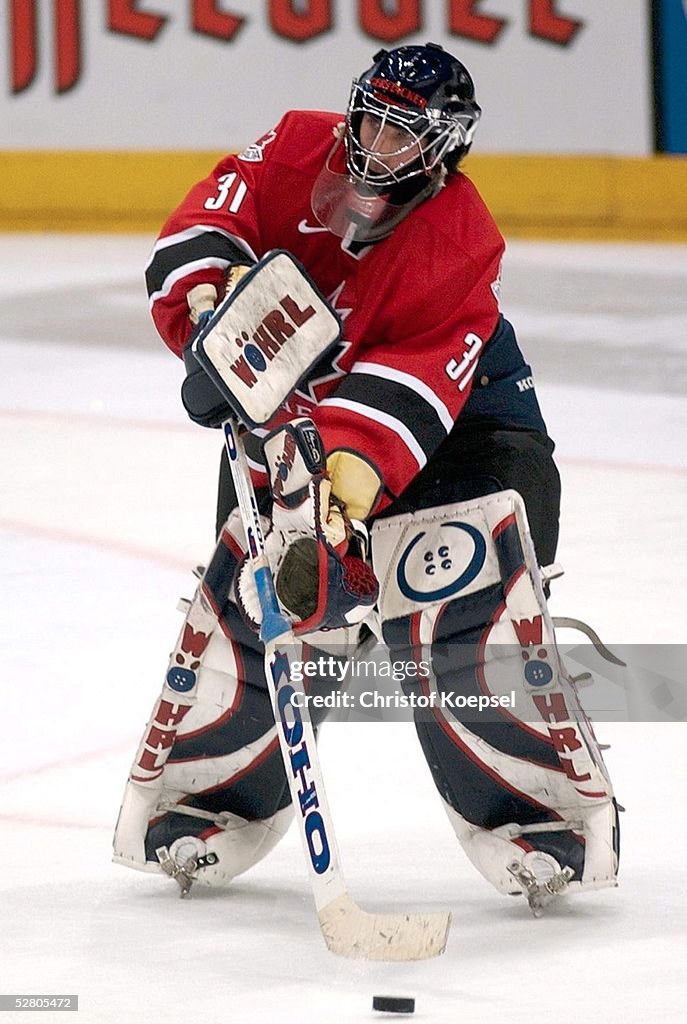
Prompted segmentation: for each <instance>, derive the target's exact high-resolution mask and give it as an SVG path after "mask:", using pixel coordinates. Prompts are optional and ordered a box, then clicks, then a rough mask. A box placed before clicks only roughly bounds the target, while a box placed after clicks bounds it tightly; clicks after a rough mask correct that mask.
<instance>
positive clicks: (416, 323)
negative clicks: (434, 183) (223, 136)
mask: <svg viewBox="0 0 687 1024" xmlns="http://www.w3.org/2000/svg"><path fill="white" fill-rule="evenodd" d="M340 121H341V115H338V114H332V113H323V112H315V111H291V112H290V113H288V114H286V115H285V116H284V118H283V119H282V120H281V122H280V123H279V125H278V126H277V128H276V129H274V130H273V131H271V132H269V133H268V134H267V135H265V136H263V138H262V139H260V140H259V142H258V143H256V144H255V145H254V146H250V147H249V148H248V149H247V150H245V151H244V152H243V153H241V154H239V155H236V156H228V157H226V158H225V159H223V160H222V161H221V162H220V163H219V164H218V165H217V167H216V168H215V169H214V170H213V172H212V173H211V174H210V175H209V176H208V177H207V178H206V179H204V180H203V181H201V182H199V183H198V184H197V185H195V186H194V187H193V188H192V189H191V191H190V192H189V194H188V195H187V196H186V198H185V199H184V201H183V202H182V204H181V205H180V207H179V208H178V209H177V210H176V211H175V213H173V214H172V216H171V217H170V218H169V220H168V221H167V223H166V224H165V225H164V227H163V229H162V233H161V235H160V238H159V240H158V242H157V244H156V246H155V249H154V252H153V256H152V259H151V262H150V265H149V267H148V272H147V281H148V290H149V294H150V300H151V309H152V315H153V319H154V321H155V325H156V327H157V329H158V331H159V333H160V335H161V336H162V338H163V340H164V341H165V342H166V344H167V345H168V346H169V347H170V348H171V349H172V351H174V352H175V353H176V354H177V355H180V354H181V351H182V349H183V347H184V344H185V342H186V341H187V339H188V336H189V333H190V331H191V324H190V322H189V319H188V304H187V301H186V294H187V292H188V291H189V290H190V289H191V288H192V287H194V285H197V284H200V283H204V282H211V283H213V284H215V285H216V287H217V291H218V295H219V296H222V295H223V288H224V281H225V275H226V268H227V266H228V264H229V263H231V262H236V259H237V257H236V248H235V247H236V246H238V247H239V248H240V249H241V250H243V251H244V252H246V253H247V254H248V255H249V256H250V257H252V258H255V259H259V258H260V257H261V256H264V255H265V254H266V253H267V252H269V251H270V250H272V249H286V250H288V251H289V252H291V253H292V254H293V255H294V256H295V257H296V258H297V259H298V260H300V262H301V263H302V264H303V265H304V267H305V268H306V270H307V271H308V272H309V274H310V275H311V276H312V278H313V280H314V281H315V283H316V284H317V286H318V287H319V289H320V290H321V291H322V293H323V294H324V295H325V296H327V297H328V298H329V300H330V302H331V303H332V305H333V306H334V307H335V308H336V310H337V311H338V313H339V314H340V315H341V317H342V318H343V322H344V335H343V338H344V340H343V342H342V343H341V345H340V347H339V349H338V350H336V351H335V353H334V355H333V356H329V357H328V358H327V359H326V360H325V361H324V362H323V363H322V364H321V365H319V366H318V367H317V368H316V371H315V372H314V373H313V374H312V375H311V377H310V379H309V381H308V382H307V384H306V385H304V386H303V387H302V389H301V390H299V391H298V392H296V394H295V395H294V396H293V397H292V398H291V400H290V401H289V403H288V405H286V406H284V408H283V410H282V411H281V412H280V414H279V415H278V416H277V417H275V420H274V425H276V424H277V423H278V422H280V421H281V420H284V419H288V418H292V417H294V416H303V415H307V416H311V417H312V418H313V420H314V421H315V423H316V424H317V426H318V428H319V430H320V433H321V435H322V438H323V441H324V445H325V448H326V450H327V451H328V452H330V451H333V450H335V449H348V450H351V451H355V452H358V453H359V454H360V455H362V456H363V457H364V458H365V459H367V460H368V461H369V462H370V463H371V464H372V465H373V466H374V467H375V468H376V470H377V472H378V473H379V476H380V477H381V479H382V480H383V482H384V491H385V493H384V495H383V496H382V499H381V501H380V504H379V505H378V509H377V510H379V509H380V508H383V507H384V506H385V505H386V504H388V503H389V501H390V500H392V499H393V497H394V496H396V495H398V494H400V492H401V491H402V490H403V489H404V488H405V487H406V485H407V484H408V483H409V482H410V480H411V479H412V478H413V477H414V476H416V474H417V473H418V472H419V470H420V469H421V468H422V467H423V466H424V465H425V463H426V462H427V460H428V458H429V457H430V456H431V455H432V453H433V452H434V451H435V449H436V448H437V447H438V446H439V444H440V443H441V442H442V441H443V439H444V438H445V437H446V435H447V434H448V432H449V431H450V430H451V427H452V426H453V424H454V422H455V420H456V419H457V417H458V416H459V414H460V411H461V409H462V407H463V405H464V404H465V401H466V399H467V397H468V394H469V392H470V386H471V377H472V374H473V373H474V371H475V367H476V364H477V358H476V357H477V355H478V354H479V353H480V352H481V350H482V348H483V346H484V344H486V342H487V341H488V339H489V338H490V337H491V335H492V333H493V331H494V329H495V327H496V324H497V319H498V304H497V298H496V295H497V293H498V289H497V287H496V282H497V280H498V277H499V266H500V262H501V258H502V255H503V250H504V242H503V239H502V237H501V235H500V233H499V231H498V229H497V227H496V225H495V224H494V221H493V220H492V217H491V215H490V213H489V211H488V210H487V208H486V206H485V205H484V203H483V202H482V199H481V198H480V196H479V194H478V193H477V191H476V189H475V187H474V186H473V185H472V183H471V182H470V181H469V180H468V178H466V177H465V176H464V175H463V174H454V175H450V176H449V177H448V178H447V181H446V184H445V186H444V187H443V188H442V189H441V190H440V191H439V193H438V194H437V195H436V196H434V197H433V198H432V199H430V200H428V201H426V202H424V203H421V204H420V205H419V206H418V207H417V208H416V209H415V210H413V211H412V212H411V213H410V214H409V215H408V216H407V217H406V218H405V219H404V220H403V221H401V223H400V224H399V226H398V227H396V228H395V230H394V231H393V232H392V234H391V235H390V236H389V237H387V238H385V239H384V240H382V241H380V242H377V243H375V244H373V245H369V246H367V248H364V249H362V250H361V249H360V248H358V250H357V251H356V252H351V251H349V250H347V249H346V248H345V243H343V242H342V241H341V240H340V239H339V238H337V237H336V236H335V235H333V234H331V233H330V232H329V231H328V230H327V229H326V228H323V227H322V226H321V225H320V224H319V223H318V221H317V220H316V219H315V217H314V216H313V213H312V210H311V207H310V196H311V192H312V188H313V184H314V182H315V179H316V178H317V176H318V174H319V172H320V170H321V169H322V166H323V164H324V162H325V159H326V157H327V155H328V154H329V152H330V150H331V148H332V146H333V144H334V134H333V129H334V128H335V126H336V125H337V124H338V123H339V122H340Z"/></svg>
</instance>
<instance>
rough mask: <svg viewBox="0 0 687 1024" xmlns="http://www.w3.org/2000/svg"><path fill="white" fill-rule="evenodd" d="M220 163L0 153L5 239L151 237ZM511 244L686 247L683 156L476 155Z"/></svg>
mask: <svg viewBox="0 0 687 1024" xmlns="http://www.w3.org/2000/svg"><path fill="white" fill-rule="evenodd" d="M222 155H223V154H221V153H209V152H208V153H202V152H193V153H189V152H183V153H182V152H122V151H114V152H109V153H108V152H64V151H59V152H48V151H40V150H32V151H26V152H22V151H4V152H0V230H2V231H103V232H110V231H127V232H145V233H147V234H155V233H157V231H158V229H159V228H160V226H161V225H162V223H163V221H164V220H165V218H166V216H167V215H168V213H170V212H171V210H173V209H174V207H175V206H176V205H177V204H178V203H179V202H180V200H181V199H182V197H183V196H184V195H185V193H186V192H187V190H188V189H189V188H190V186H191V185H192V184H193V183H194V182H195V181H197V180H198V179H199V178H201V177H203V176H204V175H205V174H207V173H208V171H209V170H210V169H211V168H212V167H213V166H214V164H215V163H216V162H217V161H218V160H219V159H220V157H221V156H222ZM464 169H465V171H466V173H467V174H469V176H470V177H471V178H472V179H473V181H474V182H475V184H476V185H477V187H478V188H479V189H480V191H481V192H482V194H483V196H484V198H485V199H486V201H487V203H488V204H489V206H490V208H491V210H492V213H493V214H494V217H495V218H496V221H497V222H498V224H499V226H500V228H501V230H502V231H503V233H504V234H505V235H506V237H510V238H577V239H585V238H586V239H628V240H646V241H659V242H687V157H685V156H656V157H651V158H627V157H601V156H600V157H592V156H532V155H523V156H517V155H512V154H509V155H503V156H489V155H479V154H476V155H474V156H470V157H469V158H468V160H467V162H466V164H465V168H464Z"/></svg>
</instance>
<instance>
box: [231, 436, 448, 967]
mask: <svg viewBox="0 0 687 1024" xmlns="http://www.w3.org/2000/svg"><path fill="white" fill-rule="evenodd" d="M223 431H224V439H225V444H226V449H227V454H228V456H229V466H230V468H231V474H232V478H233V481H234V487H235V490H236V496H237V499H238V506H239V510H240V513H241V519H242V522H243V527H244V531H245V534H246V543H247V546H248V556H249V558H250V561H251V565H252V568H253V573H254V576H255V585H256V589H257V593H258V598H259V601H260V607H261V610H262V625H261V628H260V639H261V640H262V642H263V644H264V647H265V673H266V677H267V681H268V690H269V695H270V700H271V702H272V710H273V712H274V719H275V722H276V724H277V733H278V736H279V744H280V748H281V752H282V757H283V759H284V768H285V771H286V777H287V780H288V784H289V790H290V793H291V800H292V803H293V806H294V809H295V817H296V820H297V823H298V828H299V831H300V834H301V840H302V842H303V848H304V851H305V854H306V861H307V864H308V869H309V875H310V881H311V884H312V889H313V894H314V897H315V906H316V908H317V916H318V918H319V922H320V928H321V930H322V935H323V936H324V941H325V942H326V944H327V948H328V949H329V950H331V952H332V953H337V954H338V955H339V956H347V957H362V958H365V959H368V960H424V959H427V958H429V957H433V956H437V955H438V954H439V953H443V951H444V949H445V947H446V941H447V938H448V931H449V928H450V925H451V915H450V913H447V912H445V911H441V912H435V913H431V914H404V913H400V914H373V913H368V912H366V911H364V910H362V909H361V908H360V907H359V906H358V905H357V904H356V903H355V902H354V901H353V900H352V898H351V896H350V895H349V893H348V890H347V888H346V883H345V881H344V877H343V872H342V869H341V864H340V857H339V851H338V849H337V845H336V838H335V835H334V826H333V822H332V816H331V812H330V810H329V804H328V802H327V796H326V793H325V789H324V782H323V778H322V769H321V766H320V761H319V757H318V753H317V747H316V745H315V735H314V732H313V727H312V723H311V722H310V719H309V717H308V715H307V713H306V714H303V713H302V712H301V710H300V709H299V707H297V706H296V703H295V702H294V701H293V700H292V698H293V696H294V694H295V693H297V692H300V687H296V686H294V684H293V682H292V679H291V675H292V673H291V664H292V662H293V651H294V648H295V647H296V645H297V644H298V641H297V639H296V637H295V636H294V634H293V632H292V630H291V626H290V624H289V622H288V620H287V619H286V617H285V616H284V615H283V614H282V612H281V609H280V608H279V604H278V601H277V597H276V593H275V589H274V581H273V578H272V573H271V570H270V566H269V563H268V561H267V557H266V555H265V547H264V538H263V533H262V527H261V525H260V515H259V512H258V506H257V502H256V500H255V492H254V490H253V484H252V481H251V478H250V472H249V469H248V464H247V462H246V455H245V452H244V449H243V442H242V441H241V439H240V438H239V436H238V431H237V429H236V424H235V423H233V422H232V421H231V420H226V421H225V422H224V424H223ZM299 703H300V702H299ZM299 810H300V814H299V813H298V811H299Z"/></svg>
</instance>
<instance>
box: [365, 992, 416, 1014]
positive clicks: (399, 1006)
mask: <svg viewBox="0 0 687 1024" xmlns="http://www.w3.org/2000/svg"><path fill="white" fill-rule="evenodd" d="M372 1009H373V1010H380V1011H382V1012H386V1013H415V1000H414V999H408V998H406V997H405V996H372Z"/></svg>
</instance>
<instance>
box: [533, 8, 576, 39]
mask: <svg viewBox="0 0 687 1024" xmlns="http://www.w3.org/2000/svg"><path fill="white" fill-rule="evenodd" d="M555 8H556V0H530V26H529V31H530V35H532V36H536V37H537V38H538V39H546V40H548V41H549V42H550V43H557V44H558V46H569V45H570V43H571V42H572V41H573V39H574V38H575V36H576V35H577V33H578V32H579V31H580V29H581V28H582V26H583V25H584V22H582V21H578V20H577V19H576V18H567V17H566V16H565V15H563V14H558V13H557V12H556V10H555Z"/></svg>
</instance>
